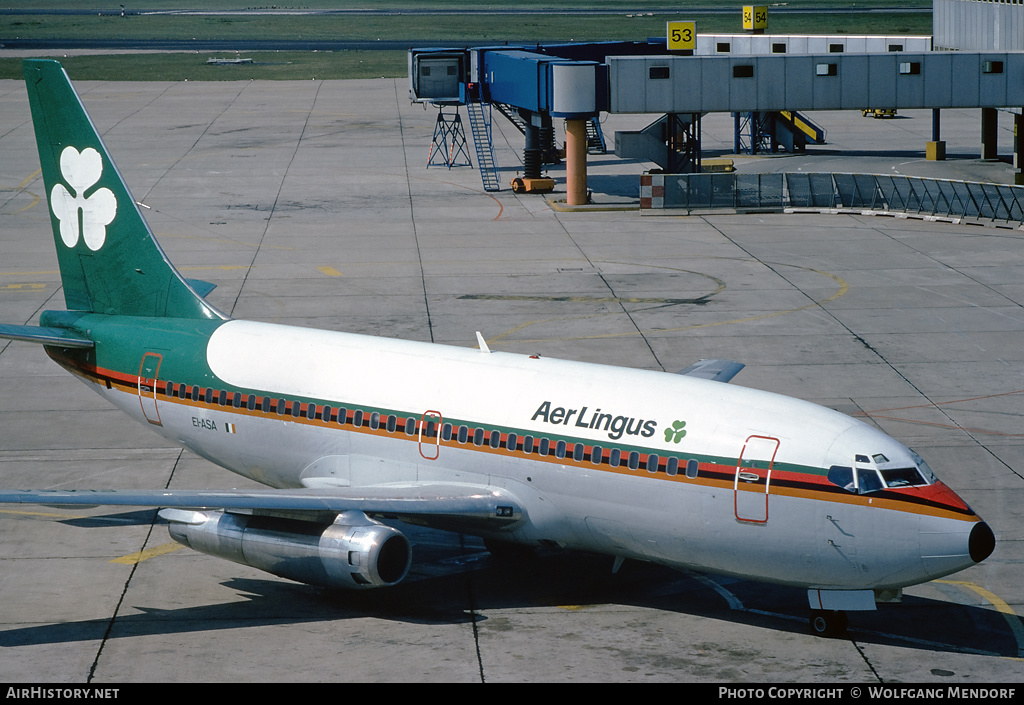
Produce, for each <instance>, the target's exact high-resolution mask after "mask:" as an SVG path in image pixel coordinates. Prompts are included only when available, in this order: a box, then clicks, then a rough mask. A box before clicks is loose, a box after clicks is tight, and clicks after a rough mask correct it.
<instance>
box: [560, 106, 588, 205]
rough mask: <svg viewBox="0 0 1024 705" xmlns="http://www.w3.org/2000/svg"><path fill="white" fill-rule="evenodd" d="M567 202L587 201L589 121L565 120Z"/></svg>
mask: <svg viewBox="0 0 1024 705" xmlns="http://www.w3.org/2000/svg"><path fill="white" fill-rule="evenodd" d="M565 187H566V203H568V204H569V205H570V206H582V205H585V204H586V203H587V121H586V120H566V121H565Z"/></svg>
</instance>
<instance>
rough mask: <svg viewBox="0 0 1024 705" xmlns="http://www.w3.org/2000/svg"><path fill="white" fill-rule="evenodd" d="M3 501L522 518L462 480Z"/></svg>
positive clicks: (67, 494)
mask: <svg viewBox="0 0 1024 705" xmlns="http://www.w3.org/2000/svg"><path fill="white" fill-rule="evenodd" d="M0 504H47V505H119V506H141V507H179V508H190V509H225V510H228V511H235V512H238V511H249V512H252V513H268V514H290V515H296V514H300V515H301V514H305V513H310V514H316V513H324V512H331V513H340V512H344V511H352V510H358V511H361V512H364V513H366V514H374V515H382V516H389V517H395V518H398V519H403V520H407V521H410V522H412V523H420V524H428V525H436V526H439V527H441V526H443V525H449V524H456V525H465V524H474V525H480V524H483V525H485V526H488V527H489V528H491V529H498V530H500V529H502V528H505V527H508V528H511V526H512V525H515V524H518V523H519V521H520V520H521V519H522V518H523V508H522V505H521V504H520V502H519V501H518V500H517V499H516V498H515V497H514V496H512V494H511V493H509V492H508V491H506V490H503V489H500V488H496V487H486V486H482V485H470V484H459V483H404V484H388V485H372V486H368V487H330V488H319V487H318V488H300V489H255V490H0Z"/></svg>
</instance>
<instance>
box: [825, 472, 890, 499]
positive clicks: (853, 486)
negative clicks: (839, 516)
mask: <svg viewBox="0 0 1024 705" xmlns="http://www.w3.org/2000/svg"><path fill="white" fill-rule="evenodd" d="M828 481H829V482H831V483H832V484H833V485H837V486H839V487H842V488H843V489H844V490H846V491H847V492H854V493H856V494H867V493H868V492H875V491H877V490H880V489H882V488H883V487H884V485H882V479H881V478H880V477H879V476H878V472H876V471H875V470H874V469H872V468H857V470H856V479H855V478H854V469H853V468H850V467H844V466H842V465H833V466H832V467H831V468H829V470H828Z"/></svg>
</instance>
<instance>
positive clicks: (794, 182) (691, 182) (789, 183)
mask: <svg viewBox="0 0 1024 705" xmlns="http://www.w3.org/2000/svg"><path fill="white" fill-rule="evenodd" d="M645 186H646V187H647V188H648V189H650V190H651V191H652V192H653V193H656V194H658V197H655V198H653V199H652V198H646V199H645V198H643V197H642V198H641V206H640V207H641V209H646V208H666V209H668V208H671V209H684V210H686V211H688V212H692V211H705V210H720V209H725V210H759V211H780V212H781V211H785V210H790V209H812V210H815V209H816V210H848V211H849V210H852V211H872V212H878V211H881V212H885V213H893V212H895V213H908V214H914V215H921V216H932V217H946V218H953V219H958V220H982V221H1000V222H1003V221H1005V222H1007V223H1017V224H1024V187H1021V186H1008V185H1004V184H985V183H975V182H968V181H950V180H945V179H926V178H921V177H916V176H896V175H888V174H831V173H823V174H809V173H782V174H741V173H731V174H646V175H644V176H643V177H642V180H641V193H642V194H643V193H644V188H645ZM662 194H663V196H662Z"/></svg>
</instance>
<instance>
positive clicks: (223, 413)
mask: <svg viewBox="0 0 1024 705" xmlns="http://www.w3.org/2000/svg"><path fill="white" fill-rule="evenodd" d="M207 363H208V365H209V368H210V370H212V372H213V374H214V375H215V376H216V378H217V379H218V380H219V381H220V383H221V384H222V386H224V387H227V388H230V389H236V388H237V389H251V390H261V391H262V392H263V393H265V394H266V395H267V396H271V397H273V398H274V399H282V400H292V399H296V400H306V401H307V402H308V400H311V399H312V400H321V401H320V402H319V404H320V406H316V405H314V408H315V409H321V407H322V406H328V412H329V411H330V410H333V411H335V412H337V410H338V409H339V408H344V409H346V411H347V414H348V415H347V417H346V419H347V420H348V422H347V423H343V424H339V423H337V422H336V421H333V420H330V419H328V420H324V419H323V418H316V417H315V416H314V417H313V418H310V417H308V416H307V415H306V414H305V412H303V413H302V415H300V416H295V415H292V414H291V413H289V412H287V411H286V412H285V413H278V411H277V409H276V407H275V408H273V409H272V410H270V411H263V410H261V409H259V408H257V409H255V410H250V409H247V408H245V407H244V406H242V407H241V408H236V407H234V406H232V405H231V403H230V401H228V403H227V404H225V405H219V404H217V403H212V404H211V403H208V402H204V401H195V400H192V399H188V398H180V397H168V396H166V395H155V402H154V401H153V400H149V399H144V400H142V401H141V402H140V398H139V397H138V396H137V395H133V394H129V393H125V392H124V391H118V390H117V389H114V390H109V389H106V388H103V387H102V386H101V387H100V388H99V391H100V392H101V393H103V394H104V395H106V396H108V397H109V398H110V399H111V400H112V401H113V402H114V403H115V404H117V405H118V406H119V407H121V408H122V409H123V410H124V411H126V412H127V413H129V414H131V415H133V416H135V417H136V418H139V419H140V420H143V421H144V422H145V421H147V420H148V422H149V423H150V425H152V426H153V428H154V429H155V430H157V431H159V432H160V433H162V434H163V435H164V436H166V437H167V438H169V439H171V440H174V441H176V442H179V443H181V444H183V445H185V446H187V447H189V448H191V449H192V450H194V451H195V452H197V453H199V454H200V455H202V456H204V457H206V458H208V459H210V460H212V461H214V462H216V463H218V464H220V465H223V466H225V467H227V468H229V469H231V470H233V471H235V472H237V473H240V474H242V475H245V476H248V477H251V478H253V479H254V480H257V481H258V482H261V483H264V484H267V485H270V486H272V487H302V486H305V487H325V488H329V487H347V486H351V487H356V486H367V485H382V484H387V483H406V482H416V481H418V482H425V481H444V482H467V483H473V484H478V485H491V486H495V487H501V488H504V489H506V490H508V491H509V492H510V493H512V494H513V495H514V496H515V497H517V498H518V499H519V501H520V503H521V505H522V507H523V510H524V514H525V515H526V517H527V519H526V521H525V522H523V523H522V524H521V525H520V526H519V527H518V528H516V529H515V531H514V532H513V533H512V535H511V536H509V535H505V536H504V538H506V539H514V540H517V541H522V542H526V543H533V544H536V543H543V542H550V543H552V544H557V545H560V546H564V547H569V548H579V549H587V550H594V551H599V552H604V553H608V554H612V555H617V556H623V557H631V558H638V559H643V560H652V561H657V562H661V563H666V564H670V565H675V566H685V567H690V568H695V569H699V570H705V571H709V572H717V573H725V574H733V575H741V576H746V577H752V578H756V579H759V580H765V581H770V582H777V583H785V584H792V585H801V586H809V587H821V588H832V589H868V588H874V589H882V588H894V587H901V586H904V585H909V584H914V583H918V582H922V581H925V580H928V579H930V578H932V577H936V576H939V575H944V574H948V573H950V572H954V571H956V570H959V569H962V568H964V567H966V566H967V565H971V564H972V563H971V561H970V558H969V556H968V555H967V554H968V549H967V542H968V538H967V537H968V534H969V532H970V529H971V526H972V523H973V522H976V521H977V517H976V516H973V515H972V514H970V515H969V514H967V513H965V514H964V516H962V517H959V516H954V515H953V514H954V513H953V512H950V511H942V510H941V509H935V508H929V507H930V506H931V505H928V506H925V505H926V504H927V503H925V505H922V504H913V503H908V502H903V501H899V497H897V498H896V500H894V499H893V493H892V492H890V493H888V499H886V498H883V497H881V496H878V497H872V496H871V495H858V494H851V493H848V492H844V491H842V490H840V489H839V488H837V487H835V486H834V485H831V484H829V483H828V482H827V481H825V473H826V472H827V470H828V468H830V467H831V466H834V465H845V466H853V465H854V462H855V461H854V458H855V456H858V455H866V456H869V457H870V456H872V455H884V456H885V457H886V458H887V459H888V461H889V462H890V463H896V464H905V465H906V466H908V467H911V466H913V465H914V464H915V460H914V456H913V454H912V453H911V452H910V451H909V450H908V449H907V448H906V447H904V446H903V445H901V444H899V443H898V442H896V441H894V440H893V439H892V438H890V437H888V436H887V435H885V434H883V433H881V432H879V431H877V430H876V429H874V428H871V427H869V426H867V425H866V424H864V423H861V422H859V421H856V420H853V419H851V418H849V417H847V416H845V415H843V414H840V413H838V412H835V411H832V410H829V409H826V408H823V407H820V406H817V405H814V404H810V403H807V402H803V401H799V400H795V399H792V398H788V397H783V396H779V395H775V394H770V393H767V392H762V391H758V390H752V389H747V388H743V387H738V386H734V385H731V384H724V383H721V382H711V381H707V380H702V379H696V378H690V377H686V376H681V375H673V374H666V373H662V372H651V371H645V370H635V369H627V368H619V367H608V366H602V365H594V364H586V363H577V362H567V361H562V360H555V359H547V358H539V357H536V356H529V357H528V356H524V355H513V354H507V353H500V352H494V353H489V352H482V351H478V350H472V349H466V348H456V347H450V346H442V345H433V344H427V343H418V342H409V341H400V340H391V339H382V338H373V337H367V336H360V335H353V334H346V333H337V332H329V331H320V330H313V329H305V328H294V327H286V326H277V325H272V324H266V323H256V322H246V321H229V322H227V323H225V324H223V325H222V326H220V327H219V328H218V329H217V330H216V331H215V332H214V333H213V335H212V336H211V338H210V341H209V345H208V349H207ZM182 381H187V380H182ZM213 384H216V382H214V383H213ZM228 398H229V400H230V395H229V396H228ZM146 403H154V404H155V406H156V409H157V411H158V414H159V421H160V425H154V424H152V421H153V419H152V418H148V417H151V416H152V415H153V414H152V410H150V411H149V412H148V413H146V414H145V415H144V414H143V408H144V406H145V404H146ZM282 408H283V406H282ZM304 408H308V405H307V407H304ZM355 410H358V411H359V412H360V416H359V417H358V418H359V425H356V424H355V423H354V418H355V417H354V413H355ZM318 413H319V412H318ZM435 418H436V419H437V424H436V429H437V430H438V431H439V432H438V433H437V434H434V435H433V436H431V435H430V434H429V432H427V431H425V430H424V429H426V428H428V425H427V424H426V423H424V421H426V420H434V419H435ZM409 419H415V420H416V422H417V423H416V425H415V428H413V427H412V426H410V427H409V428H410V430H412V433H411V434H410V433H407V431H406V424H407V420H409ZM389 421H390V422H391V423H390V427H389ZM408 423H409V424H412V421H408ZM448 424H450V427H449V428H446V425H448ZM462 427H465V429H464V435H463V436H462V438H460V436H459V431H460V429H461V428H462ZM477 429H480V430H479V431H478V430H477ZM510 434H514V435H511V436H510ZM527 437H530V439H531V441H530V444H531V445H532V448H530V452H527V442H526V438H527ZM559 441H562V442H564V444H565V445H564V446H563V447H564V449H565V452H564V454H563V453H562V452H561V451H562V447H560V445H559ZM542 442H544V443H546V446H545V448H544V450H545V452H546V454H545V455H542V454H541V452H540V450H541V443H542ZM577 446H579V448H578V449H577ZM595 447H596V450H595ZM574 451H576V452H575V455H574ZM632 454H635V456H632V457H631V455H632ZM652 455H657V456H658V457H659V458H660V460H661V465H658V466H657V469H656V470H648V469H647V468H646V460H647V458H648V456H652ZM560 456H562V457H560ZM613 459H614V460H615V462H614V463H613V462H612V460H613ZM673 459H674V460H673ZM693 461H696V462H695V463H694V462H693ZM688 470H689V472H688ZM934 484H935V485H939V486H941V483H934ZM932 490H933V491H932V495H934V494H935V488H934V487H933V488H932ZM943 491H944V492H945V493H946V494H948V495H950V496H953V497H955V495H953V493H952V492H950V491H948V490H943ZM905 492H906V493H910V492H911V490H906V491H905ZM939 494H942V492H939ZM943 496H945V495H943ZM961 504H962V503H961ZM922 507H924V508H922ZM968 511H969V510H968ZM922 537H924V538H922Z"/></svg>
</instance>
